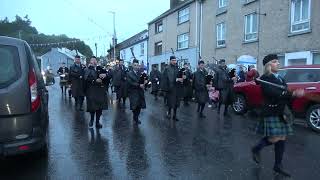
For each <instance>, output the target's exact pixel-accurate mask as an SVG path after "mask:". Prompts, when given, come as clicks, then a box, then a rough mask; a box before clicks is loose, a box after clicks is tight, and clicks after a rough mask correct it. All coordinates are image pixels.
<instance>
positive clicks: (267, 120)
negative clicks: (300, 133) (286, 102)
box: [256, 117, 293, 137]
mask: <svg viewBox="0 0 320 180" xmlns="http://www.w3.org/2000/svg"><path fill="white" fill-rule="evenodd" d="M256 132H257V133H258V134H261V135H263V136H267V137H270V136H287V135H292V134H293V130H292V127H291V124H286V123H284V122H282V121H281V120H280V118H279V117H264V118H263V119H262V120H260V121H259V122H258V125H257V128H256Z"/></svg>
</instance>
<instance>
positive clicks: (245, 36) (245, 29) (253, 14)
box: [244, 12, 259, 42]
mask: <svg viewBox="0 0 320 180" xmlns="http://www.w3.org/2000/svg"><path fill="white" fill-rule="evenodd" d="M249 16H250V17H251V18H250V32H249V33H248V34H247V17H249ZM253 16H256V19H257V28H256V29H257V31H256V32H253V19H254V18H253ZM252 34H256V38H254V39H247V35H252ZM258 39H259V19H258V15H257V13H256V12H253V13H250V14H246V15H245V16H244V41H245V42H251V41H257V40H258Z"/></svg>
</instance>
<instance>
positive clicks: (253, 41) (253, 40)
mask: <svg viewBox="0 0 320 180" xmlns="http://www.w3.org/2000/svg"><path fill="white" fill-rule="evenodd" d="M258 41H259V40H258V39H252V40H244V41H243V42H242V44H250V43H255V42H258Z"/></svg>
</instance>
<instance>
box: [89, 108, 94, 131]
mask: <svg viewBox="0 0 320 180" xmlns="http://www.w3.org/2000/svg"><path fill="white" fill-rule="evenodd" d="M94 114H95V112H90V122H89V128H92V127H93V121H94Z"/></svg>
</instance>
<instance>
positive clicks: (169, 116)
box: [167, 107, 172, 119]
mask: <svg viewBox="0 0 320 180" xmlns="http://www.w3.org/2000/svg"><path fill="white" fill-rule="evenodd" d="M171 109H172V108H170V107H169V108H168V111H167V118H168V119H170V118H171Z"/></svg>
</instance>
